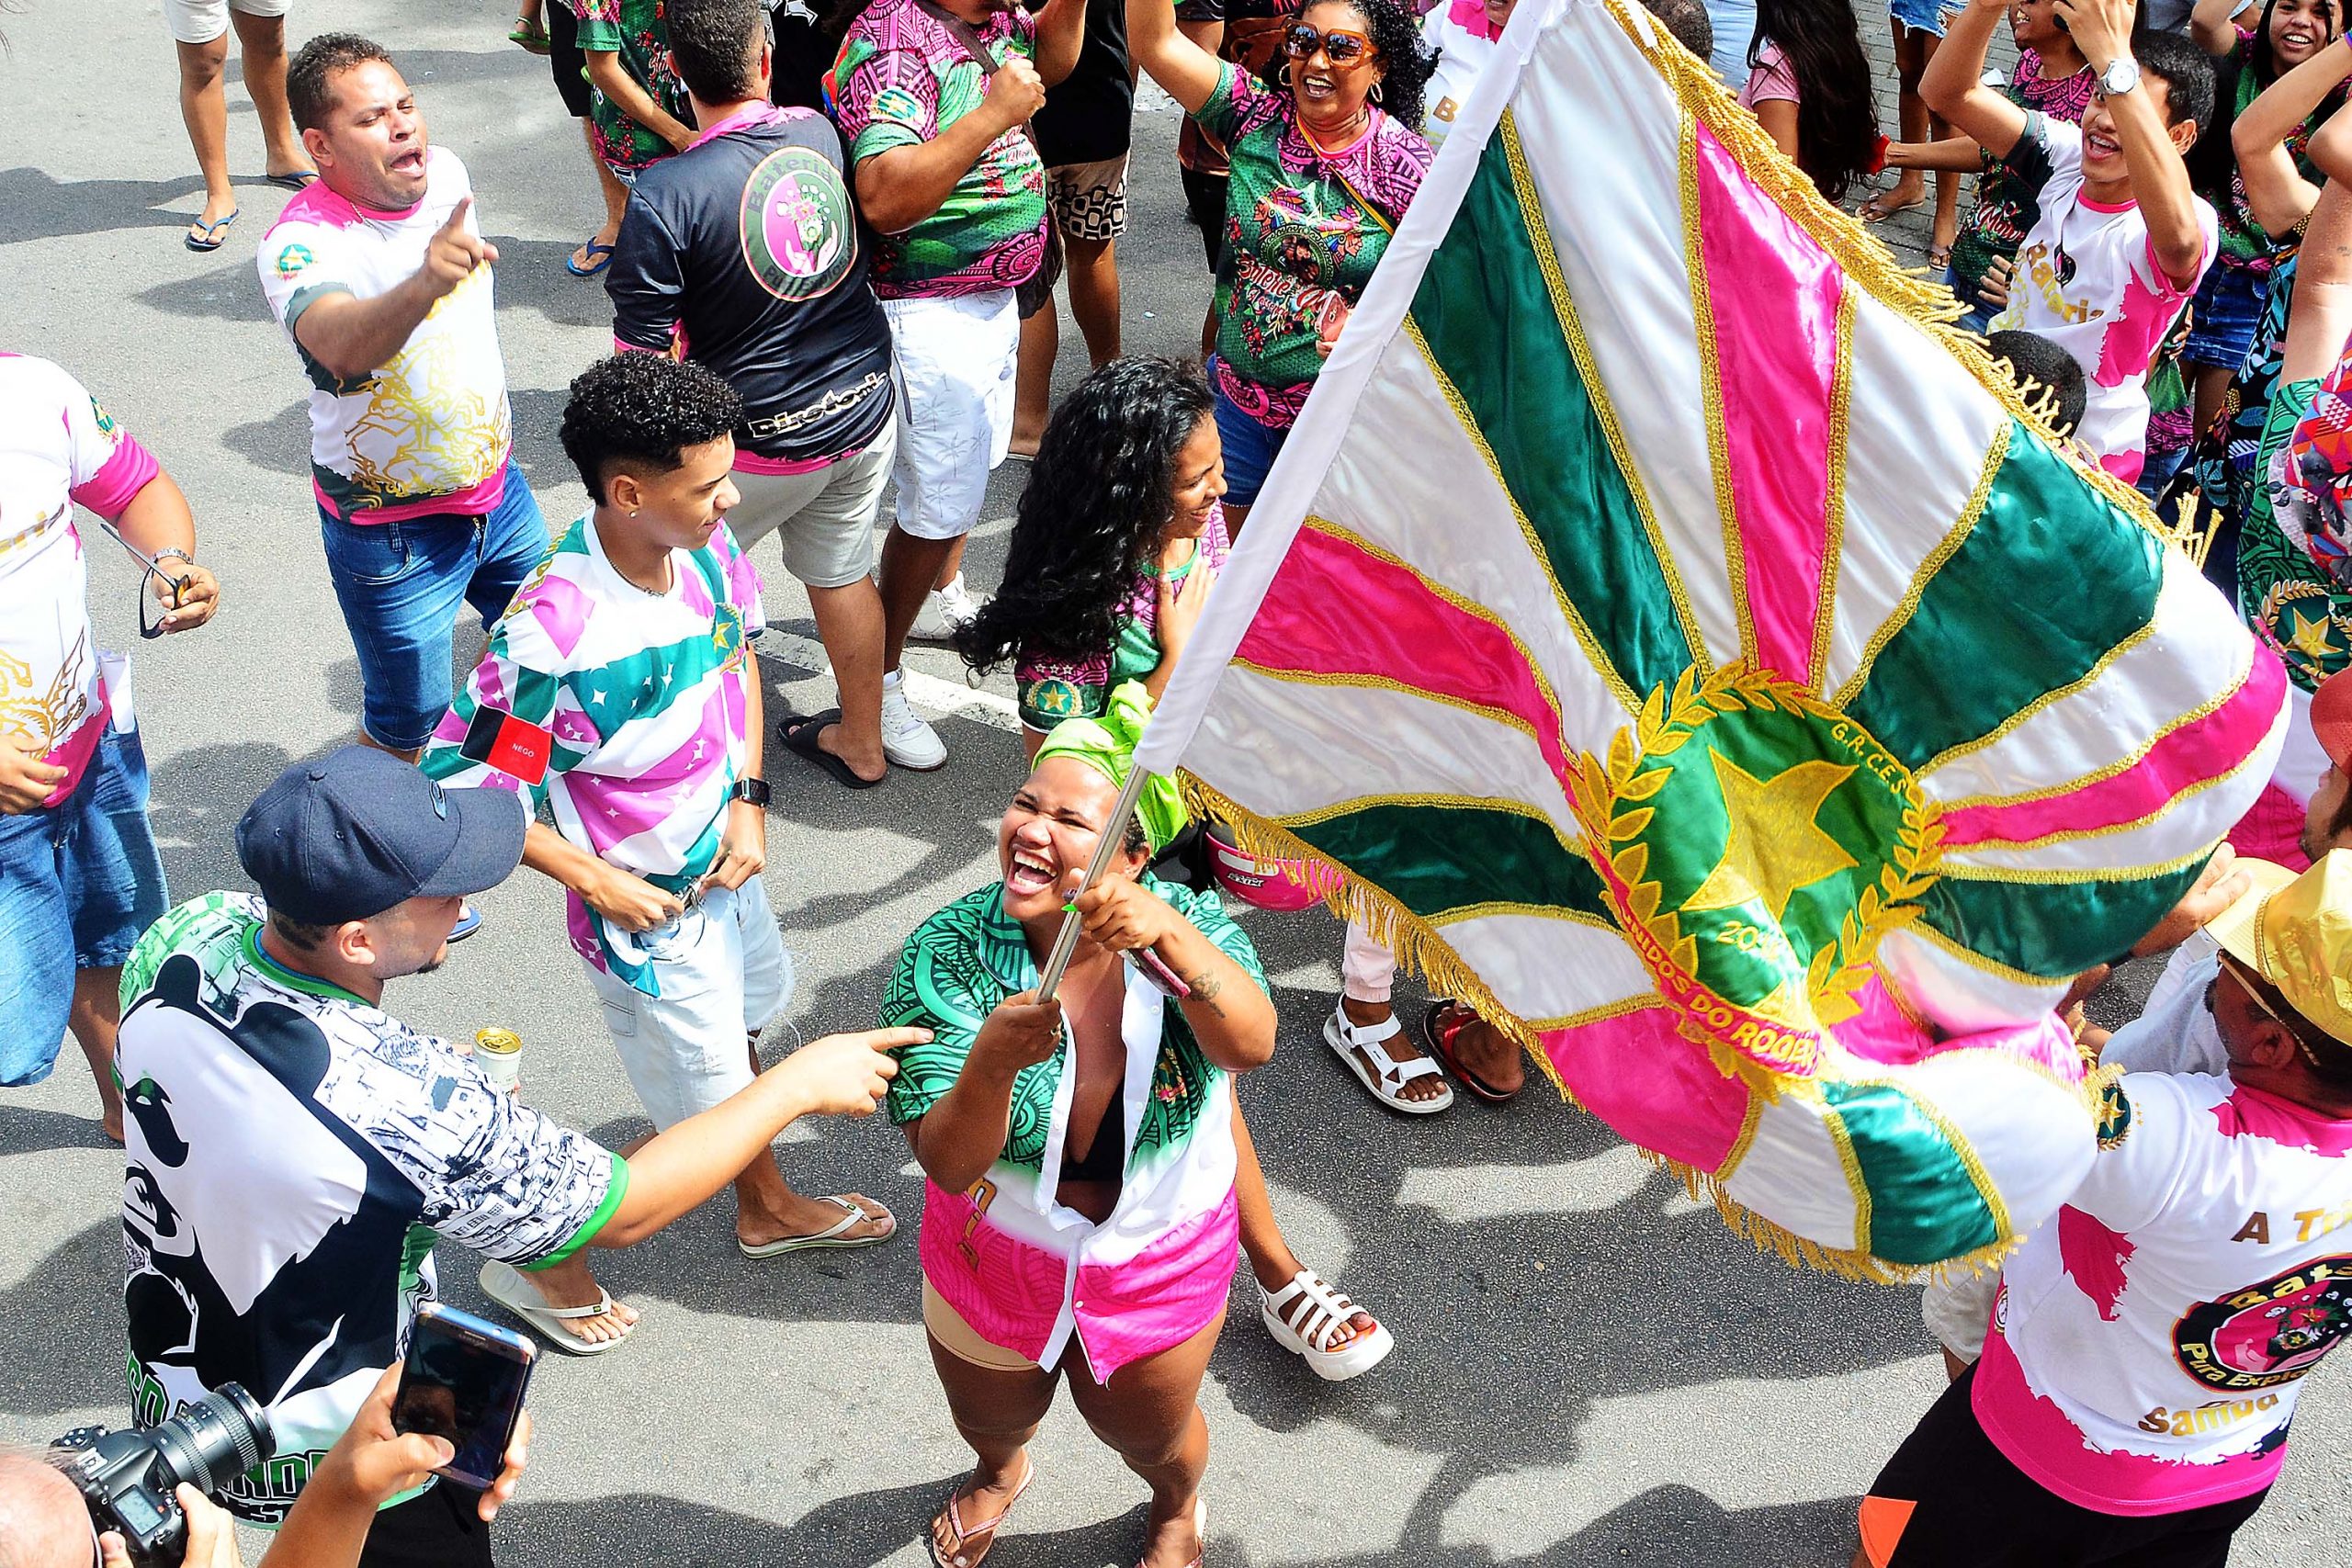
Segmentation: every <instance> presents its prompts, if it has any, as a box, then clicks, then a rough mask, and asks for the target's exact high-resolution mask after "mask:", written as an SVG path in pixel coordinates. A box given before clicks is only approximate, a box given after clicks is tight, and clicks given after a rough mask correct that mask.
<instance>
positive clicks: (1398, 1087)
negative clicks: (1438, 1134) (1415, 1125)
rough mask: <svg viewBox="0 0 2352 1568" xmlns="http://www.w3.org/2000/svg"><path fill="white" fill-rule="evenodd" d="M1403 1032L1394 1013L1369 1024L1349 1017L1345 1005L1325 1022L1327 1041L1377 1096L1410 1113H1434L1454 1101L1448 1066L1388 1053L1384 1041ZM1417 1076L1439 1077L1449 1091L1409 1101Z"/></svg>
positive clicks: (1426, 1059) (1397, 1108)
mask: <svg viewBox="0 0 2352 1568" xmlns="http://www.w3.org/2000/svg"><path fill="white" fill-rule="evenodd" d="M1403 1032H1404V1028H1403V1026H1402V1025H1400V1024H1399V1023H1398V1022H1397V1016H1396V1014H1394V1013H1391V1014H1390V1015H1389V1016H1388V1018H1387V1020H1386V1021H1385V1022H1381V1023H1374V1024H1369V1025H1366V1024H1361V1023H1357V1022H1356V1021H1353V1020H1351V1018H1349V1017H1348V1011H1347V1009H1346V1007H1345V1006H1344V1005H1342V1006H1339V1007H1334V1008H1333V1009H1332V1010H1331V1016H1330V1017H1329V1018H1327V1019H1325V1020H1324V1021H1323V1043H1324V1044H1326V1045H1329V1047H1331V1049H1332V1050H1333V1051H1335V1052H1337V1053H1339V1057H1340V1061H1342V1062H1345V1063H1346V1064H1347V1065H1348V1070H1349V1071H1350V1072H1351V1073H1353V1074H1355V1076H1356V1081H1357V1082H1358V1083H1360V1084H1362V1085H1363V1087H1364V1088H1365V1089H1367V1090H1369V1091H1370V1092H1371V1094H1372V1098H1373V1099H1374V1100H1378V1101H1380V1103H1381V1104H1383V1105H1385V1106H1386V1107H1388V1109H1389V1110H1391V1111H1402V1112H1403V1113H1404V1114H1406V1115H1408V1116H1434V1115H1436V1114H1437V1113H1438V1112H1439V1111H1443V1110H1445V1109H1446V1108H1447V1107H1449V1106H1451V1105H1452V1104H1453V1085H1452V1084H1450V1083H1446V1081H1445V1069H1444V1068H1442V1067H1441V1066H1438V1065H1437V1064H1436V1063H1435V1062H1433V1061H1431V1060H1430V1058H1429V1057H1427V1056H1413V1057H1408V1059H1406V1060H1405V1061H1402V1062H1400V1061H1398V1060H1397V1058H1396V1057H1394V1056H1392V1055H1389V1054H1388V1050H1387V1047H1386V1045H1385V1043H1384V1042H1385V1041H1389V1040H1393V1039H1395V1038H1396V1037H1397V1035H1399V1034H1401V1033H1403ZM1366 1057H1369V1058H1371V1062H1372V1065H1371V1066H1365V1065H1364V1064H1365V1058H1366ZM1415 1078H1435V1079H1437V1081H1438V1082H1439V1083H1440V1084H1441V1085H1443V1087H1444V1089H1445V1092H1444V1093H1443V1094H1441V1095H1439V1096H1437V1097H1436V1098H1435V1099H1433V1100H1407V1099H1405V1098H1404V1092H1405V1086H1406V1085H1407V1084H1408V1083H1411V1082H1412V1081H1413V1080H1414V1079H1415Z"/></svg>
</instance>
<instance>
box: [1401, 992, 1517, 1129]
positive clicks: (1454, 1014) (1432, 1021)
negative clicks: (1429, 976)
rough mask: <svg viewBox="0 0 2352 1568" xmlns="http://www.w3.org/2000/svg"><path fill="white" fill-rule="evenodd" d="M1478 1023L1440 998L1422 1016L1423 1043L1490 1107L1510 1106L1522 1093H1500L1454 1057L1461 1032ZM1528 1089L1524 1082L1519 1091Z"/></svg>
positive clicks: (1474, 1016) (1463, 1009)
mask: <svg viewBox="0 0 2352 1568" xmlns="http://www.w3.org/2000/svg"><path fill="white" fill-rule="evenodd" d="M1477 1021H1479V1020H1478V1015H1477V1014H1476V1013H1475V1012H1473V1011H1472V1010H1470V1009H1469V1008H1467V1007H1465V1006H1464V1005H1463V1004H1462V1003H1460V1002H1458V1001H1455V1000H1454V999H1453V998H1451V997H1441V998H1438V999H1437V1001H1435V1002H1434V1003H1432V1004H1431V1005H1430V1010H1429V1011H1427V1012H1425V1013H1423V1014H1422V1015H1421V1042H1422V1043H1424V1044H1426V1045H1427V1046H1428V1047H1429V1051H1430V1055H1432V1056H1435V1057H1436V1058H1437V1059H1438V1060H1439V1061H1441V1062H1443V1063H1444V1064H1445V1070H1446V1071H1447V1072H1449V1073H1452V1074H1453V1076H1454V1077H1457V1078H1460V1079H1461V1080H1462V1087H1463V1088H1464V1089H1468V1090H1469V1091H1470V1092H1471V1093H1472V1094H1475V1095H1476V1096H1477V1097H1478V1098H1479V1099H1480V1100H1485V1101H1486V1102H1487V1104H1489V1105H1508V1104H1510V1102H1511V1101H1512V1100H1516V1099H1517V1098H1518V1097H1519V1089H1507V1090H1506V1089H1497V1088H1496V1087H1495V1086H1494V1085H1492V1084H1490V1083H1488V1082H1487V1080H1486V1079H1484V1078H1482V1077H1479V1076H1478V1075H1477V1074H1476V1073H1474V1072H1472V1071H1471V1070H1470V1069H1469V1068H1468V1067H1465V1066H1463V1065H1462V1059H1461V1058H1460V1057H1459V1056H1457V1055H1455V1054H1454V1050H1453V1043H1454V1042H1455V1041H1456V1040H1457V1039H1459V1038H1461V1035H1462V1032H1463V1031H1464V1029H1466V1028H1468V1027H1469V1026H1470V1025H1471V1024H1473V1023H1476V1022H1477ZM1526 1087H1527V1084H1526V1081H1525V1080H1524V1079H1522V1080H1521V1083H1520V1089H1525V1088H1526Z"/></svg>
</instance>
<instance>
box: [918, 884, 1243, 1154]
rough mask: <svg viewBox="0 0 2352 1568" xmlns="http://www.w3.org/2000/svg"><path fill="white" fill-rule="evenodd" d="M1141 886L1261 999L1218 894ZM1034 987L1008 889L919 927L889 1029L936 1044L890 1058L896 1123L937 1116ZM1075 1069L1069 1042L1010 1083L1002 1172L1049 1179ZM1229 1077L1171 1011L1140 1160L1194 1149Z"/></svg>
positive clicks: (1139, 1144)
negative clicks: (1066, 1078)
mask: <svg viewBox="0 0 2352 1568" xmlns="http://www.w3.org/2000/svg"><path fill="white" fill-rule="evenodd" d="M1139 880H1140V881H1141V882H1142V884H1143V886H1145V887H1146V888H1147V889H1148V890H1149V891H1151V892H1153V893H1156V894H1158V895H1159V897H1160V898H1161V899H1163V900H1164V901H1165V902H1166V903H1167V905H1168V907H1169V908H1171V909H1173V910H1175V911H1176V912H1177V913H1178V914H1180V915H1182V916H1183V917H1184V918H1185V919H1188V920H1190V921H1192V922H1193V926H1194V927H1195V928H1196V929H1197V930H1198V931H1200V932H1201V934H1202V935H1203V936H1205V937H1207V938H1208V939H1209V940H1210V941H1211V942H1215V943H1216V945H1217V947H1218V949H1219V950H1220V951H1221V952H1223V953H1225V955H1226V956H1227V957H1228V958H1230V959H1232V960H1233V961H1234V962H1235V963H1236V964H1240V965H1241V967H1242V968H1244V969H1246V970H1248V971H1249V973H1250V978H1251V979H1252V980H1255V981H1256V982H1257V983H1258V987H1259V988H1260V989H1261V990H1263V989H1264V988H1265V986H1266V974H1265V971H1264V970H1263V969H1262V968H1261V967H1260V966H1259V963H1258V950H1257V948H1256V947H1255V946H1253V945H1252V944H1251V943H1250V938H1249V936H1248V934H1247V933H1246V932H1244V931H1242V929H1241V928H1240V927H1239V926H1238V925H1235V924H1234V923H1233V919H1232V917H1231V916H1229V915H1227V913H1226V912H1225V905H1224V903H1223V902H1222V901H1221V900H1220V899H1219V898H1218V897H1217V896H1216V894H1214V893H1195V892H1193V890H1192V889H1190V888H1187V887H1180V886H1176V885H1174V884H1172V883H1166V882H1161V881H1159V879H1158V878H1156V877H1154V876H1152V875H1150V874H1145V875H1144V876H1142V877H1141V878H1140V879H1139ZM1037 978H1038V976H1037V964H1036V962H1035V960H1034V959H1033V958H1031V957H1030V955H1029V940H1028V938H1027V936H1026V935H1024V934H1023V931H1022V930H1021V927H1020V925H1019V923H1018V922H1016V921H1014V920H1012V919H1007V918H1006V916H1005V913H1004V886H1003V884H1001V883H998V882H991V883H989V885H988V886H985V887H981V888H977V889H975V890H974V891H972V892H970V893H967V894H966V895H964V897H961V898H958V899H956V902H954V903H953V904H950V905H948V906H947V908H944V909H942V910H940V911H939V913H937V914H935V915H933V916H932V917H931V919H927V920H925V921H924V922H923V923H922V925H920V926H918V927H916V928H915V932H914V934H913V935H912V936H910V937H909V938H908V939H907V945H906V947H905V948H904V949H903V950H902V951H901V952H900V953H899V966H898V968H897V970H896V971H895V972H894V973H893V974H892V975H891V976H890V988H889V991H888V993H887V994H886V995H885V996H884V997H883V998H882V1027H883V1028H885V1029H896V1028H904V1027H908V1026H912V1027H916V1028H922V1029H928V1030H930V1031H931V1032H932V1038H931V1041H930V1043H928V1044H923V1045H905V1046H900V1047H899V1049H898V1050H895V1051H893V1052H891V1053H890V1054H891V1055H893V1056H895V1057H897V1058H898V1062H899V1076H898V1077H896V1078H894V1079H892V1080H891V1083H890V1097H889V1099H888V1100H887V1101H886V1102H885V1106H886V1109H887V1110H888V1112H889V1115H890V1120H891V1121H893V1122H899V1123H902V1124H903V1123H905V1122H912V1121H914V1120H915V1119H916V1118H918V1117H920V1116H922V1115H924V1114H926V1113H927V1112H929V1111H930V1110H931V1108H932V1107H933V1106H934V1105H936V1104H938V1103H939V1100H940V1097H941V1096H943V1095H944V1094H945V1093H946V1092H947V1091H948V1090H949V1089H951V1088H953V1087H955V1083H956V1077H957V1076H958V1075H959V1074H961V1073H962V1072H963V1070H964V1062H965V1059H966V1058H967V1056H969V1055H971V1052H972V1042H973V1041H974V1040H975V1039H977V1038H978V1035H979V1032H980V1025H981V1024H982V1023H984V1022H985V1021H987V1019H988V1016H989V1013H991V1012H993V1011H995V1010H996V1009H997V1007H998V1005H999V1004H1000V1003H1001V1002H1002V1001H1003V1000H1004V999H1005V998H1007V997H1010V996H1012V995H1013V994H1015V993H1016V992H1020V991H1025V990H1028V989H1029V988H1031V987H1034V986H1035V985H1036V984H1037ZM1068 1062H1069V1040H1068V1035H1067V1032H1065V1035H1064V1041H1063V1047H1062V1049H1061V1051H1060V1052H1058V1053H1057V1054H1056V1055H1053V1056H1052V1057H1049V1058H1048V1059H1046V1061H1043V1062H1039V1063H1037V1064H1035V1066H1026V1067H1023V1068H1022V1069H1021V1070H1020V1072H1018V1073H1016V1074H1014V1075H1013V1079H1012V1115H1011V1118H1010V1120H1009V1122H1008V1123H1007V1131H1006V1134H1005V1140H1004V1149H1003V1151H1002V1152H1001V1154H999V1155H998V1156H997V1158H998V1159H999V1160H1001V1161H1002V1162H1003V1163H1004V1164H1006V1165H1012V1166H1018V1167H1021V1168H1023V1169H1027V1170H1042V1169H1043V1168H1044V1167H1045V1159H1046V1134H1047V1132H1048V1131H1049V1130H1050V1129H1051V1127H1052V1125H1053V1119H1054V1099H1055V1096H1056V1094H1057V1091H1058V1090H1059V1089H1060V1088H1061V1080H1062V1073H1063V1071H1064V1070H1065V1066H1066V1064H1067V1063H1068ZM1225 1077H1226V1074H1225V1069H1223V1068H1222V1067H1219V1066H1216V1065H1215V1064H1213V1063H1211V1062H1210V1061H1209V1059H1208V1058H1207V1057H1206V1056H1204V1055H1202V1054H1201V1047H1200V1044H1199V1043H1198V1042H1197V1041H1196V1040H1195V1039H1194V1038H1193V1026H1192V1024H1191V1023H1190V1022H1188V1021H1186V1020H1185V1017H1184V1010H1183V1009H1182V1007H1180V1006H1179V1005H1177V1004H1176V1003H1175V1002H1174V1001H1170V1002H1169V1003H1168V1004H1167V1018H1166V1021H1165V1022H1164V1024H1163V1025H1162V1028H1161V1032H1160V1036H1159V1061H1158V1062H1157V1063H1155V1064H1154V1065H1153V1067H1152V1072H1151V1100H1150V1103H1149V1104H1148V1106H1147V1107H1146V1108H1145V1112H1144V1118H1143V1122H1142V1125H1141V1126H1139V1127H1138V1128H1137V1129H1136V1140H1135V1152H1136V1155H1137V1156H1141V1155H1142V1154H1144V1153H1145V1151H1147V1150H1149V1149H1154V1148H1163V1147H1171V1146H1173V1145H1177V1144H1180V1143H1182V1142H1183V1141H1184V1140H1185V1139H1186V1138H1188V1137H1190V1136H1191V1135H1192V1132H1193V1125H1194V1124H1195V1123H1196V1122H1199V1120H1200V1117H1201V1108H1202V1107H1203V1106H1204V1105H1206V1104H1207V1103H1208V1099H1209V1096H1210V1095H1211V1094H1213V1093H1217V1092H1220V1091H1221V1090H1222V1088H1223V1085H1224V1082H1225Z"/></svg>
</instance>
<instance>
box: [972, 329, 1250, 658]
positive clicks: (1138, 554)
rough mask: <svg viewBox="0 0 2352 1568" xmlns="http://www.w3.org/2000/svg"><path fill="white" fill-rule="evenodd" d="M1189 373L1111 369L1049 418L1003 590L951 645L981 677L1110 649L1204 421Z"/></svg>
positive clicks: (1126, 366)
mask: <svg viewBox="0 0 2352 1568" xmlns="http://www.w3.org/2000/svg"><path fill="white" fill-rule="evenodd" d="M1209 412H1210V403H1209V389H1208V383H1207V382H1206V381H1205V380H1204V379H1203V378H1202V376H1201V371H1200V367H1197V366H1195V365H1193V364H1192V363H1190V362H1189V361H1185V360H1178V359H1114V360H1113V361H1112V362H1111V363H1110V364H1108V365H1105V366H1103V367H1102V368H1101V369H1100V370H1097V371H1095V372H1094V373H1093V374H1092V375H1091V376H1089V377H1087V378H1086V379H1085V380H1083V381H1080V383H1079V384H1078V385H1077V386H1076V387H1074V388H1072V389H1070V394H1069V397H1068V398H1066V399H1064V400H1063V401H1062V405H1061V407H1059V408H1057V409H1056V410H1055V411H1054V416H1053V418H1052V419H1051V420H1050V421H1048V422H1047V423H1046V434H1045V437H1044V439H1043V440H1042V441H1040V442H1039V443H1038V446H1037V456H1036V459H1035V461H1034V462H1033V463H1031V465H1030V467H1029V484H1028V487H1027V488H1026V489H1024V490H1023V491H1022V492H1021V505H1020V509H1019V513H1018V515H1017V516H1016V517H1015V519H1014V521H1013V525H1012V544H1011V546H1010V547H1008V549H1007V551H1006V554H1005V562H1004V583H1003V586H1002V587H1001V588H999V589H998V590H997V594H996V597H995V598H993V599H991V600H989V602H988V603H987V604H984V605H982V606H981V608H980V613H979V615H978V616H977V617H975V618H974V619H973V620H972V622H971V623H970V624H969V625H967V626H965V627H964V628H963V630H961V631H959V632H958V633H956V652H958V653H960V654H962V655H963V656H964V662H965V663H967V664H968V665H970V666H971V667H972V668H973V669H974V670H977V671H981V672H982V673H986V672H987V671H990V670H993V669H995V668H996V667H997V666H998V665H1000V664H1002V663H1004V662H1006V661H1007V660H1011V659H1014V658H1017V657H1018V656H1019V655H1020V654H1021V652H1022V651H1023V649H1030V648H1035V649H1040V650H1042V651H1045V652H1048V653H1054V654H1059V655H1061V656H1063V657H1065V658H1076V659H1084V658H1088V657H1091V655H1094V654H1098V653H1101V652H1102V651H1103V650H1104V649H1108V648H1110V647H1111V646H1112V644H1113V643H1114V641H1115V640H1116V639H1117V637H1118V609H1119V605H1120V604H1121V602H1122V601H1124V600H1125V598H1126V596H1127V594H1128V593H1129V592H1132V591H1133V589H1134V587H1135V583H1136V578H1137V577H1138V576H1139V575H1140V574H1141V573H1142V572H1143V570H1144V568H1145V566H1146V565H1147V564H1148V562H1149V560H1150V559H1151V555H1152V552H1153V550H1154V549H1156V548H1157V547H1158V546H1159V531H1160V529H1161V528H1162V527H1164V526H1165V525H1167V523H1168V520H1169V517H1170V513H1171V512H1172V510H1173V508H1172V504H1171V496H1172V492H1173V491H1174V490H1175V487H1176V477H1177V476H1176V454H1177V453H1178V452H1180V451H1182V449H1183V446H1184V444H1185V443H1186V442H1188V441H1190V440H1191V439H1192V438H1193V432H1195V431H1196V430H1198V429H1199V428H1200V424H1201V421H1203V420H1204V419H1206V418H1208V417H1209Z"/></svg>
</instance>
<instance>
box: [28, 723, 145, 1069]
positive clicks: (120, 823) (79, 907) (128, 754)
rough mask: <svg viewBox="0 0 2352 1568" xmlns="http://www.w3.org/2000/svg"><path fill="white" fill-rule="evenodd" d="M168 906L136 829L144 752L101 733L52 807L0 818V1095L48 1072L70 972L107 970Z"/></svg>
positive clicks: (68, 1004) (141, 826)
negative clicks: (85, 767)
mask: <svg viewBox="0 0 2352 1568" xmlns="http://www.w3.org/2000/svg"><path fill="white" fill-rule="evenodd" d="M169 903H170V897H169V895H168V894H167V893H166V891H165V889H164V862H163V857H162V856H160V855H158V854H157V853H156V852H155V835H154V833H153V830H152V829H149V827H148V825H147V753H146V752H145V751H144V750H141V747H140V744H139V733H138V731H136V730H133V731H131V732H130V734H128V735H119V734H117V733H116V732H115V730H114V728H112V726H111V725H109V726H108V728H107V733H106V736H105V738H104V739H101V740H100V741H99V742H98V748H97V750H96V751H94V752H92V753H91V754H90V767H89V771H88V772H87V773H84V774H83V775H82V782H81V783H80V784H77V785H75V786H74V793H73V794H72V795H67V796H66V797H65V798H64V799H63V800H62V801H60V802H59V803H58V804H57V805H55V806H52V807H47V808H46V809H43V810H40V811H29V812H26V813H25V814H23V815H22V816H0V1086H5V1087H6V1088H10V1089H17V1088H21V1087H23V1086H24V1085H26V1084H36V1083H39V1082H40V1080H41V1079H43V1078H45V1077H49V1073H50V1069H51V1067H53V1066H56V1065H57V1052H58V1047H59V1046H60V1045H62V1043H64V1040H65V1021H66V1016H67V1014H68V1012H69V1011H70V1010H72V1007H73V1003H74V971H75V970H76V969H112V968H117V967H119V966H120V964H121V963H122V961H123V960H124V959H126V958H128V957H130V948H131V944H132V943H133V942H137V941H138V940H139V935H140V933H141V931H145V930H146V929H147V928H148V927H149V926H150V925H153V923H154V922H155V921H156V920H158V919H162V918H163V914H164V909H165V908H167V907H168V905H169Z"/></svg>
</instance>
